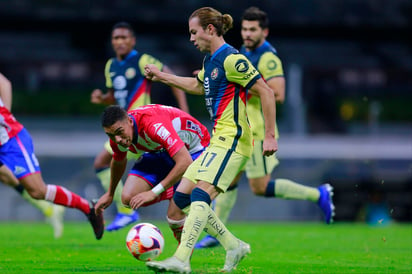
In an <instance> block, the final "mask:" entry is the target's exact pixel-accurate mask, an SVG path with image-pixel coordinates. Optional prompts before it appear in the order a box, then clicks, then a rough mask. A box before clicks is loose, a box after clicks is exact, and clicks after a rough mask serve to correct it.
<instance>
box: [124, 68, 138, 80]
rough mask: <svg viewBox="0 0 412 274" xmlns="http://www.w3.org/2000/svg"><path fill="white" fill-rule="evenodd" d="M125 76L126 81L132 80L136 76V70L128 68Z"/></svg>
mask: <svg viewBox="0 0 412 274" xmlns="http://www.w3.org/2000/svg"><path fill="white" fill-rule="evenodd" d="M125 75H126V78H127V79H132V78H133V77H135V76H136V70H135V69H134V68H128V69H127V70H126V73H125Z"/></svg>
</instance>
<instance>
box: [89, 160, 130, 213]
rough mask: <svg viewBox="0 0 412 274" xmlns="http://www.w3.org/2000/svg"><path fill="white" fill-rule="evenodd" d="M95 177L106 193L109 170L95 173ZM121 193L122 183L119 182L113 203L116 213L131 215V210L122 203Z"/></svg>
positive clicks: (108, 183)
mask: <svg viewBox="0 0 412 274" xmlns="http://www.w3.org/2000/svg"><path fill="white" fill-rule="evenodd" d="M96 176H97V178H99V180H100V182H101V183H102V186H103V188H104V189H105V190H106V191H107V190H108V189H109V186H110V168H106V169H103V170H101V171H99V172H97V173H96ZM122 191H123V182H122V181H120V182H119V183H118V185H117V188H116V192H115V193H114V197H113V202H114V203H115V204H116V208H117V212H119V213H122V214H127V215H131V214H133V209H131V208H127V207H125V206H124V205H123V203H122Z"/></svg>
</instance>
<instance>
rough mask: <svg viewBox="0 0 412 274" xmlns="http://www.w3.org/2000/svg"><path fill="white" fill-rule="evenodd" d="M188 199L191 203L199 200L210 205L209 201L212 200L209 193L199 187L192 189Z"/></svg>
mask: <svg viewBox="0 0 412 274" xmlns="http://www.w3.org/2000/svg"><path fill="white" fill-rule="evenodd" d="M190 199H191V200H192V203H193V202H197V201H201V202H205V203H206V204H208V205H210V203H211V202H212V199H210V196H209V194H208V193H207V192H206V191H204V190H203V189H200V188H198V187H196V188H195V189H193V191H192V195H190Z"/></svg>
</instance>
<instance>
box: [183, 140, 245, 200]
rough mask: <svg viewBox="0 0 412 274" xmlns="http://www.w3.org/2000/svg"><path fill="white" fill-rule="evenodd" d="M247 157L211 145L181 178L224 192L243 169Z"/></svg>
mask: <svg viewBox="0 0 412 274" xmlns="http://www.w3.org/2000/svg"><path fill="white" fill-rule="evenodd" d="M247 160H248V157H246V156H244V155H241V154H239V153H237V152H235V151H232V150H228V149H226V148H222V147H220V146H216V145H211V146H209V147H207V148H206V150H205V151H204V152H203V153H202V154H201V155H200V156H199V158H197V159H196V160H195V161H194V162H193V163H192V164H191V165H190V166H189V167H188V169H187V170H186V172H185V174H184V175H183V177H185V178H187V179H189V180H190V181H192V182H195V183H196V182H197V181H205V182H208V183H210V184H213V185H215V186H216V187H217V188H218V189H219V190H220V191H222V192H225V191H226V190H227V188H228V187H229V186H230V184H231V183H232V181H233V180H234V179H235V177H236V175H237V174H238V173H239V172H240V171H241V170H242V169H243V168H244V166H245V164H246V162H247Z"/></svg>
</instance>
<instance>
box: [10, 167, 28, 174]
mask: <svg viewBox="0 0 412 274" xmlns="http://www.w3.org/2000/svg"><path fill="white" fill-rule="evenodd" d="M24 172H26V169H25V168H24V167H22V166H15V167H14V171H13V173H14V174H15V175H19V174H22V173H24Z"/></svg>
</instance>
